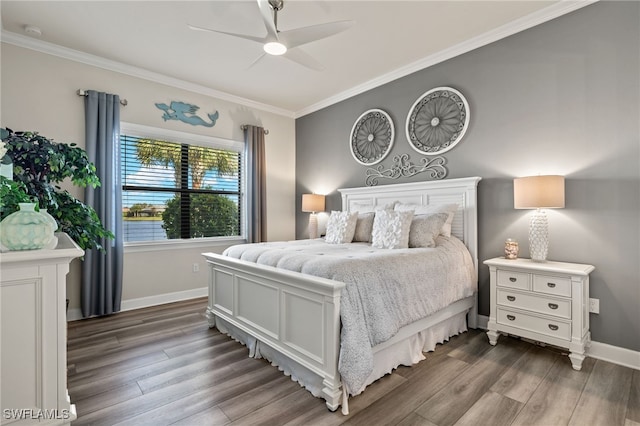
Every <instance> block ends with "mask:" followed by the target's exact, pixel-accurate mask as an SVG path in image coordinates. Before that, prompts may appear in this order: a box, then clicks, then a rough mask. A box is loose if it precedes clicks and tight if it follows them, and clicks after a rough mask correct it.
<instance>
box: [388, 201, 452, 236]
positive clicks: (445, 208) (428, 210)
mask: <svg viewBox="0 0 640 426" xmlns="http://www.w3.org/2000/svg"><path fill="white" fill-rule="evenodd" d="M394 209H395V210H396V211H407V210H413V212H414V213H415V215H423V214H434V213H447V215H448V217H447V220H446V222H445V223H444V225H443V226H442V229H441V230H440V234H442V235H444V236H445V237H447V238H449V237H450V236H451V224H452V223H453V217H454V216H455V214H456V212H457V211H458V204H455V203H453V204H431V205H428V206H423V205H420V204H396V206H395V208H394Z"/></svg>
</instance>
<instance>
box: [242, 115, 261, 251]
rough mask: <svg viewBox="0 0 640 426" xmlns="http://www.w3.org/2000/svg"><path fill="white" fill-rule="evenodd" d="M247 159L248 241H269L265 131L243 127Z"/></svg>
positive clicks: (259, 128) (258, 128)
mask: <svg viewBox="0 0 640 426" xmlns="http://www.w3.org/2000/svg"><path fill="white" fill-rule="evenodd" d="M243 127H244V142H245V150H246V158H247V168H246V169H247V191H248V194H247V216H248V218H247V222H248V226H247V228H248V229H247V233H248V235H247V240H248V241H249V242H250V243H261V242H263V241H267V191H266V180H267V179H266V167H265V146H264V134H265V132H264V129H263V128H262V127H258V126H243Z"/></svg>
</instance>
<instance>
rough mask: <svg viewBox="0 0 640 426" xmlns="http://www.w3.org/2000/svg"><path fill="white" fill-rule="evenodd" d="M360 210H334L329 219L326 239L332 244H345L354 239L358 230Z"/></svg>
mask: <svg viewBox="0 0 640 426" xmlns="http://www.w3.org/2000/svg"><path fill="white" fill-rule="evenodd" d="M357 220H358V212H353V213H350V212H339V211H332V212H331V215H330V216H329V220H327V235H326V236H325V241H326V242H328V243H330V244H344V243H350V242H351V241H353V234H354V233H355V232H356V221H357Z"/></svg>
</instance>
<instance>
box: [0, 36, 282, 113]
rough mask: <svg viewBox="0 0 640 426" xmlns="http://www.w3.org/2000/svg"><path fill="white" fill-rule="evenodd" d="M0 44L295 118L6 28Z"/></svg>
mask: <svg viewBox="0 0 640 426" xmlns="http://www.w3.org/2000/svg"><path fill="white" fill-rule="evenodd" d="M0 41H2V43H8V44H12V45H14V46H18V47H23V48H25V49H31V50H35V51H38V52H41V53H46V54H48V55H52V56H57V57H60V58H63V59H68V60H70V61H74V62H79V63H82V64H85V65H90V66H94V67H97V68H102V69H105V70H108V71H113V72H117V73H120V74H124V75H128V76H132V77H137V78H141V79H143V80H148V81H152V82H154V83H160V84H164V85H167V86H171V87H175V88H178V89H182V90H186V91H189V92H194V93H198V94H200V95H207V96H211V97H213V98H217V99H220V100H223V101H228V102H234V103H236V104H239V105H243V106H246V107H249V108H254V109H258V110H262V111H266V112H271V113H273V114H277V115H282V116H285V117H290V118H293V117H294V115H295V114H294V112H293V111H289V110H287V109H284V108H279V107H276V106H273V105H268V104H264V103H261V102H256V101H253V100H251V99H247V98H243V97H240V96H235V95H232V94H229V93H226V92H221V91H219V90H215V89H212V88H210V87H206V86H202V85H200V84H196V83H191V82H188V81H185V80H181V79H179V78H174V77H170V76H167V75H164V74H160V73H157V72H154V71H149V70H146V69H144V68H139V67H136V66H132V65H127V64H123V63H121V62H117V61H113V60H111V59H106V58H103V57H101V56H97V55H92V54H89V53H85V52H81V51H79V50H74V49H69V48H67V47H63V46H59V45H57V44H53V43H49V42H46V41H42V40H37V39H34V38H32V37H27V36H23V35H20V34H16V33H13V32H10V31H7V30H5V29H2V32H1V33H0Z"/></svg>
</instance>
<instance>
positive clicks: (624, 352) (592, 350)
mask: <svg viewBox="0 0 640 426" xmlns="http://www.w3.org/2000/svg"><path fill="white" fill-rule="evenodd" d="M488 323H489V317H488V316H486V315H478V328H482V329H484V330H486V329H487V324H488ZM586 355H587V356H588V357H591V358H595V359H601V360H602V361H607V362H611V363H613V364H617V365H622V366H623V367H629V368H633V369H634V370H640V352H637V351H632V350H631V349H625V348H621V347H619V346H612V345H608V344H606V343H600V342H591V346H590V347H589V348H587V353H586Z"/></svg>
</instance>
